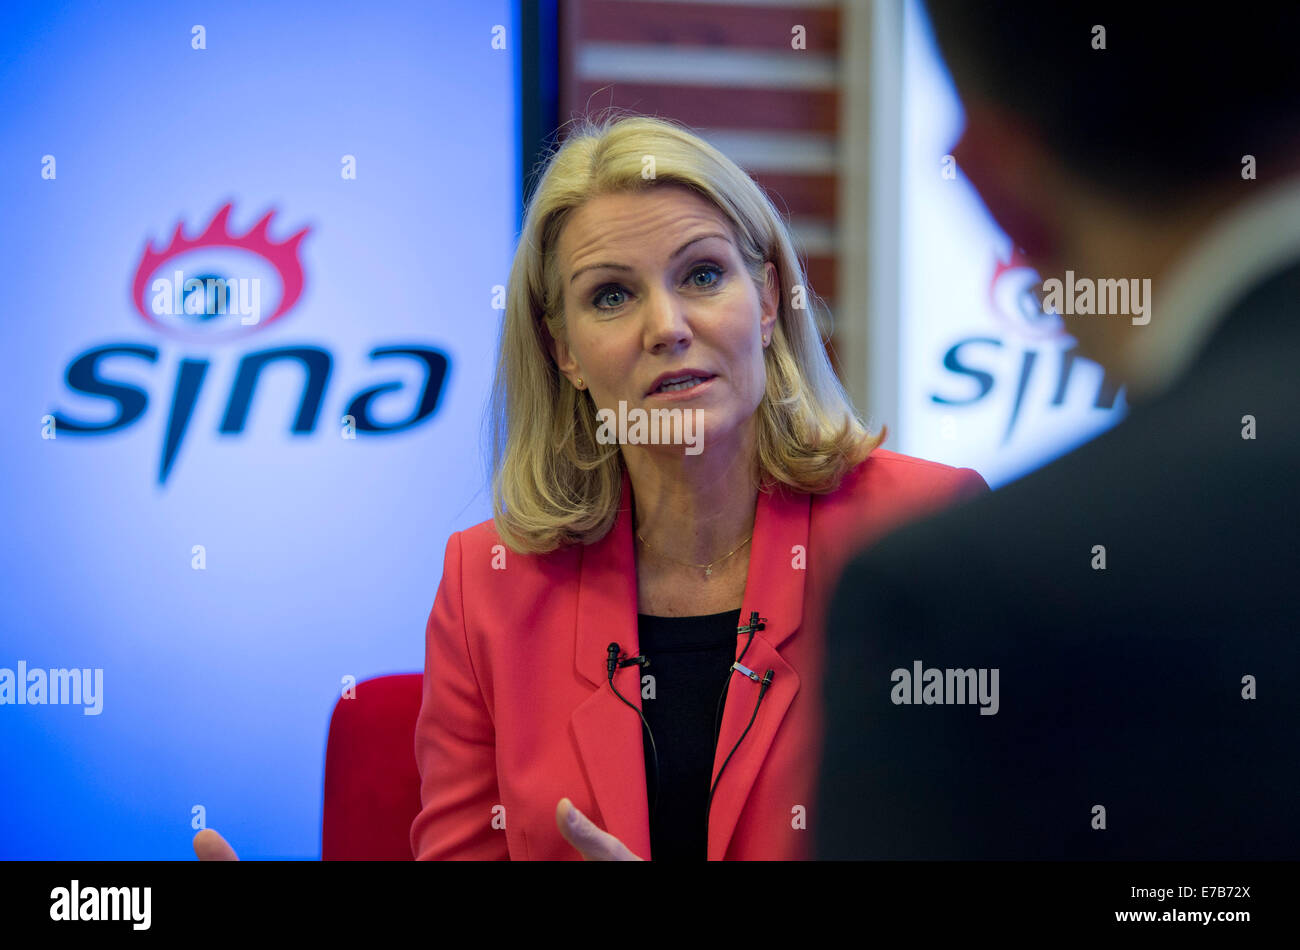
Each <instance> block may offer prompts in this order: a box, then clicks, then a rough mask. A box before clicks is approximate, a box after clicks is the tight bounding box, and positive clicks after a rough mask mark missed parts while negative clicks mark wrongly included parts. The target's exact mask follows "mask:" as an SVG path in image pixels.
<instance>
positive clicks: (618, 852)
mask: <svg viewBox="0 0 1300 950" xmlns="http://www.w3.org/2000/svg"><path fill="white" fill-rule="evenodd" d="M555 823H556V824H557V825H559V826H560V834H561V835H563V836H564V840H565V841H567V842H569V844H571V845H573V846H574V847H575V848H577V849H578V853H579V854H581V855H582V858H583V860H584V861H643V860H645V859H644V858H638V857H637V856H636V855H635V854H633V853H632V851H631V849H629V848H628V846H627V845H625V844H624V843H623V842H621V841H619V840H618V839H617V838H615V837H614V836H613V835H612V834H610V833H609V832H608V831H601V830H600V829H599V828H597V827H596V826H595V825H594V824H592V822H591V819H590V818H588V817H587V816H586V815H584V814H583V813H582V812H580V811H578V809H576V808H574V807H573V802H571V801H569V800H568V799H567V798H561V799H560V801H559V804H557V805H556V806H555ZM201 833H202V832H200V834H201ZM196 840H197V839H196ZM221 843H222V844H226V843H225V842H224V841H222V842H221ZM226 847H227V848H229V847H230V846H229V845H226ZM231 854H234V852H233V851H232V852H231Z"/></svg>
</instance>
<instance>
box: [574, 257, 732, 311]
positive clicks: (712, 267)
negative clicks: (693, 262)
mask: <svg viewBox="0 0 1300 950" xmlns="http://www.w3.org/2000/svg"><path fill="white" fill-rule="evenodd" d="M723 273H724V271H723V269H722V268H721V267H719V266H718V265H717V264H701V265H700V266H698V267H695V268H692V270H691V272H690V274H689V275H687V278H686V279H687V281H688V282H690V284H691V286H693V287H695V288H696V289H697V290H710V289H712V288H713V287H716V286H717V285H718V282H719V281H721V280H722V275H723ZM701 274H712V275H713V279H712V280H709V281H706V282H704V283H700V282H699V281H698V280H696V279H695V278H697V277H698V276H700V275H701ZM611 294H612V295H617V296H619V297H625V296H626V291H625V290H624V289H623V288H622V287H619V286H618V285H617V284H606V285H605V286H604V287H601V288H600V289H599V290H598V291H596V295H595V296H594V297H593V298H592V299H591V305H592V306H593V307H595V308H596V309H597V310H617V309H618V308H619V307H621V306H623V304H624V303H625V302H626V301H625V300H619V302H618V303H614V304H610V305H605V304H606V303H607V298H608V297H609V296H610V295H611Z"/></svg>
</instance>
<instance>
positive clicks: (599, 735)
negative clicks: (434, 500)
mask: <svg viewBox="0 0 1300 950" xmlns="http://www.w3.org/2000/svg"><path fill="white" fill-rule="evenodd" d="M634 557H635V554H634V551H633V549H632V487H631V482H630V480H629V478H628V475H627V472H626V471H624V473H623V496H622V501H621V503H620V504H619V510H618V518H617V520H616V521H615V523H614V527H613V528H611V529H610V531H609V533H607V534H606V535H605V537H603V538H602V539H601V540H599V541H597V542H595V543H594V544H590V545H587V546H585V547H584V548H583V551H582V567H581V578H580V581H579V589H578V607H577V610H578V629H577V637H576V639H575V642H576V647H575V649H576V653H575V656H574V666H575V667H576V669H577V670H578V672H579V673H580V674H581V675H582V676H584V677H586V678H587V679H588V680H590V681H591V683H592V684H593V685H594V686H596V687H598V688H597V689H596V691H595V692H594V693H592V694H591V696H589V697H588V698H587V699H586V700H584V701H583V702H582V704H581V705H579V706H578V708H577V709H575V710H574V711H573V716H572V717H571V722H572V725H573V731H574V734H575V735H576V737H577V741H578V753H579V755H580V756H581V758H582V765H583V769H584V771H585V772H586V775H587V779H588V781H589V782H590V784H591V789H592V792H593V793H594V795H595V797H596V807H597V808H599V809H600V817H601V819H603V822H604V829H605V830H606V831H608V832H609V833H610V834H612V835H613V836H614V837H616V838H618V839H619V840H620V841H622V842H623V843H624V844H625V845H627V846H628V847H629V848H631V849H632V851H634V852H635V853H636V854H637V855H638V856H640V857H643V858H648V857H650V802H649V798H648V795H647V793H646V774H645V758H644V754H645V753H644V752H643V751H642V750H643V748H644V747H643V744H642V742H643V740H642V734H643V733H644V727H643V726H642V725H641V717H640V716H638V715H637V714H636V713H634V712H633V711H632V710H631V709H629V708H628V707H627V706H626V705H624V704H623V701H622V700H620V699H619V698H618V696H616V695H614V691H613V690H612V689H610V685H609V681H608V678H607V668H606V665H605V658H606V648H607V647H608V645H609V644H610V643H611V642H615V643H618V645H619V646H620V647H621V648H622V651H623V653H624V654H626V655H627V656H636V655H637V654H638V651H639V649H640V648H639V645H638V640H637V591H636V561H635V560H634ZM614 685H615V686H617V687H618V691H619V692H620V693H621V694H622V695H623V697H624V698H625V699H626V700H627V701H628V702H629V703H631V704H632V705H633V706H635V707H636V708H637V709H638V710H639V709H640V708H641V667H639V666H628V667H624V668H622V669H618V670H615V672H614Z"/></svg>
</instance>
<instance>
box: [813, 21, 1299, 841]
mask: <svg viewBox="0 0 1300 950" xmlns="http://www.w3.org/2000/svg"><path fill="white" fill-rule="evenodd" d="M1185 11H1186V8H1185V7H1181V6H1176V5H1174V4H1169V3H1151V4H1128V5H1109V4H1105V3H1101V4H1097V3H1090V4H1087V5H1086V6H1084V5H1075V4H1042V3H1036V2H1014V3H999V4H993V5H976V4H966V3H931V4H929V11H928V12H929V14H930V17H931V20H932V22H933V25H934V30H935V35H936V38H937V40H938V44H939V48H940V51H941V53H942V55H943V57H944V59H945V60H946V61H947V63H948V65H949V68H950V69H951V71H952V74H953V78H954V81H955V83H956V86H957V89H958V92H959V94H960V96H961V98H962V101H963V105H964V107H965V110H966V118H967V124H966V129H965V132H964V134H963V136H962V138H961V141H960V143H959V144H958V146H957V147H956V148H955V149H954V152H953V154H954V155H955V157H956V159H957V162H958V164H959V165H960V167H961V168H962V169H963V170H964V172H965V174H966V175H967V176H968V177H969V179H970V181H971V182H972V183H973V185H974V186H975V187H976V188H977V189H978V191H979V192H980V194H981V195H982V197H983V198H984V200H985V202H986V204H987V206H988V208H989V211H990V212H991V213H992V214H993V216H994V217H995V218H996V219H997V220H998V222H999V224H1000V225H1001V226H1002V227H1003V228H1004V230H1005V231H1006V232H1007V234H1008V235H1010V236H1011V238H1012V239H1013V241H1014V242H1015V243H1016V244H1017V245H1018V246H1019V247H1020V248H1021V249H1022V250H1023V251H1024V252H1025V253H1026V255H1027V256H1028V258H1029V259H1030V261H1031V262H1032V263H1033V264H1034V265H1035V266H1036V267H1037V268H1038V272H1039V274H1040V275H1041V277H1042V278H1043V280H1044V286H1043V290H1044V297H1045V300H1046V302H1047V303H1048V304H1049V305H1050V306H1051V308H1052V309H1054V310H1056V311H1058V312H1060V313H1061V315H1062V318H1063V319H1064V321H1065V326H1066V329H1067V330H1068V331H1069V332H1070V333H1071V334H1072V335H1073V336H1074V337H1075V338H1076V339H1077V340H1078V341H1079V348H1080V351H1081V352H1082V353H1083V354H1084V355H1087V356H1089V357H1091V358H1092V359H1095V360H1097V361H1098V362H1101V363H1102V364H1104V365H1105V366H1106V367H1107V368H1108V370H1110V371H1111V372H1112V373H1113V374H1115V375H1116V376H1117V377H1118V378H1119V379H1120V380H1122V381H1123V382H1124V383H1125V384H1126V385H1127V387H1128V400H1129V404H1130V406H1131V412H1130V414H1129V417H1128V418H1127V419H1126V420H1125V421H1124V422H1122V423H1121V424H1120V425H1118V426H1117V427H1115V428H1114V429H1112V430H1111V431H1109V432H1107V433H1106V434H1104V435H1102V436H1100V437H1099V438H1097V439H1095V440H1093V441H1092V442H1090V443H1088V444H1087V445H1085V446H1083V447H1082V448H1080V449H1078V450H1076V451H1074V452H1072V453H1070V454H1069V455H1067V456H1065V457H1063V458H1061V459H1058V460H1057V461H1055V462H1054V463H1052V464H1050V465H1048V466H1046V467H1044V468H1042V469H1040V470H1039V471H1037V472H1035V473H1033V474H1031V475H1029V476H1027V477H1025V478H1023V479H1021V480H1020V481H1018V482H1015V483H1013V484H1011V485H1008V486H1006V487H1004V488H1002V489H1000V490H999V491H996V492H994V493H993V494H992V495H990V496H986V497H984V498H982V499H979V500H977V501H974V502H971V503H969V504H967V505H965V506H963V507H962V508H960V509H957V510H954V511H951V512H949V513H947V514H943V515H940V516H938V517H935V518H933V519H930V520H928V521H925V522H923V523H920V524H918V525H916V526H914V527H911V528H908V529H904V530H903V531H901V532H899V533H898V534H895V535H893V536H892V537H891V538H889V539H887V540H885V541H883V542H882V543H880V544H879V545H877V546H876V547H875V548H873V549H872V550H870V551H868V552H865V553H863V554H861V555H859V557H858V558H857V559H856V560H855V561H854V562H853V563H852V564H851V565H850V567H849V568H848V569H847V570H846V572H845V575H844V577H843V579H842V581H841V584H840V587H839V591H838V593H837V595H836V598H835V600H834V602H833V604H832V607H831V612H830V620H829V623H828V625H827V631H828V637H829V638H830V643H829V651H830V652H829V654H828V661H827V677H826V681H825V697H826V699H825V704H826V705H825V711H826V717H827V719H826V726H827V732H826V740H825V757H824V762H823V770H822V784H821V796H820V800H819V803H818V808H817V810H816V811H815V812H814V813H813V814H814V815H815V816H816V817H815V819H814V821H815V825H814V827H815V829H816V834H817V835H818V856H819V857H822V858H937V859H945V858H957V859H962V858H1029V859H1060V858H1068V859H1087V858H1098V859H1172V860H1179V859H1234V858H1240V859H1259V858H1296V857H1297V856H1300V805H1298V804H1297V800H1298V798H1300V796H1298V795H1297V780H1298V779H1300V768H1298V766H1297V763H1298V762H1300V757H1298V756H1297V754H1296V743H1297V735H1298V734H1300V648H1298V647H1297V643H1298V642H1300V611H1298V610H1297V607H1296V600H1295V591H1294V589H1295V586H1296V581H1297V578H1298V577H1300V556H1298V553H1297V552H1298V550H1300V548H1298V545H1300V531H1298V530H1297V528H1298V527H1300V498H1298V491H1297V479H1298V478H1300V420H1298V419H1297V411H1300V365H1298V364H1300V70H1297V69H1296V68H1295V60H1296V44H1297V43H1298V42H1300V12H1297V8H1296V7H1294V6H1290V7H1288V8H1286V9H1285V10H1284V11H1283V10H1281V9H1279V10H1278V11H1270V12H1259V11H1255V10H1253V8H1252V11H1246V10H1244V9H1241V10H1234V11H1232V12H1225V13H1224V14H1222V15H1221V16H1218V17H1213V16H1205V15H1198V16H1197V17H1195V18H1192V17H1190V16H1189V15H1188V14H1187V13H1186V12H1185ZM937 168H938V162H937V160H936V169H937ZM937 173H938V172H937V171H936V174H937ZM1067 272H1068V273H1067ZM1053 280H1055V281H1059V283H1053ZM1146 280H1149V281H1150V284H1149V285H1145V286H1149V287H1150V288H1151V294H1152V297H1151V299H1149V300H1144V301H1142V306H1143V307H1147V306H1148V305H1149V309H1147V310H1146V313H1145V314H1143V313H1140V312H1139V308H1138V307H1137V306H1136V301H1135V300H1134V299H1132V297H1131V296H1129V295H1125V294H1122V293H1121V291H1123V290H1130V291H1132V290H1134V289H1135V288H1136V289H1137V290H1138V292H1140V290H1141V288H1142V287H1143V286H1144V281H1146ZM1121 282H1122V284H1121ZM1135 282H1136V283H1135ZM1126 297H1127V298H1128V299H1125V298H1126ZM936 589H938V590H942V591H943V592H944V593H943V595H942V596H935V593H934V592H935V590H936Z"/></svg>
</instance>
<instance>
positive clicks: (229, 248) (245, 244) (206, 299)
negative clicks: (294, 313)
mask: <svg viewBox="0 0 1300 950" xmlns="http://www.w3.org/2000/svg"><path fill="white" fill-rule="evenodd" d="M232 207H233V202H227V203H226V204H225V205H223V206H222V207H221V209H220V210H218V211H217V213H216V214H215V215H213V216H212V220H211V221H209V222H208V226H207V227H206V228H204V229H203V232H202V233H201V234H200V235H199V236H198V237H195V238H187V237H186V236H185V224H184V222H183V221H182V222H178V223H177V225H176V231H175V232H174V233H173V234H172V239H171V241H170V243H168V244H167V246H166V247H163V248H155V247H154V243H153V239H152V238H151V239H150V240H149V241H148V243H146V245H145V248H144V252H143V253H142V254H141V256H140V263H139V264H138V265H137V266H136V270H135V278H134V280H133V281H132V283H131V302H132V303H133V304H134V305H135V308H136V310H137V311H139V313H140V316H142V317H144V319H145V322H146V323H148V324H149V325H150V326H152V327H154V328H156V329H158V330H161V331H162V332H164V333H167V334H170V335H172V336H179V337H182V338H186V339H190V340H199V339H201V340H205V341H218V340H228V339H232V338H234V337H236V336H242V335H245V334H248V333H250V332H253V331H255V330H258V329H261V328H263V327H266V326H269V325H270V324H272V323H274V322H275V321H276V320H278V319H280V318H281V317H283V316H284V315H285V314H286V313H288V312H289V311H290V310H291V309H292V308H293V305H294V304H295V303H297V302H298V298H299V297H300V296H301V295H302V288H303V273H302V262H301V261H300V260H299V259H298V248H299V245H300V244H301V243H302V239H303V238H304V237H306V236H307V234H308V232H309V231H310V228H303V229H302V230H301V231H299V232H298V233H296V234H294V235H292V236H291V237H289V238H288V239H287V240H284V241H273V240H271V238H270V236H269V235H268V234H267V231H268V228H269V227H270V225H271V219H272V218H273V217H274V216H275V210H274V209H272V210H271V211H268V212H267V213H266V214H265V215H264V216H263V217H262V219H261V220H260V221H258V222H257V223H256V224H255V225H253V227H252V228H250V229H249V230H248V231H247V232H246V233H244V234H241V235H234V234H231V233H230V227H229V219H230V211H231V208H232ZM205 251H208V252H211V253H210V254H208V255H207V256H208V257H214V256H215V257H216V258H218V259H222V258H224V259H225V260H226V261H227V262H229V260H230V259H232V258H233V259H234V260H236V261H237V262H238V261H243V262H246V266H244V265H238V264H237V266H236V267H235V268H233V270H232V269H231V268H229V267H226V268H220V267H219V268H218V269H217V270H218V271H219V273H213V271H212V266H211V261H205V260H204V253H203V252H205ZM196 252H197V253H196ZM250 256H251V257H250ZM182 259H183V261H184V262H185V263H187V264H188V265H189V268H188V269H180V268H179V267H178V268H176V269H173V268H170V267H164V265H167V264H173V265H180V264H181V263H182ZM196 267H197V270H196V269H195V268H196ZM260 273H268V274H274V276H275V277H276V278H278V282H279V285H280V286H279V299H278V301H277V303H276V304H275V306H274V309H273V310H272V311H271V313H270V314H269V315H268V316H262V315H261V314H260V312H253V311H250V309H249V306H248V304H249V301H250V298H251V299H252V300H253V301H260V300H261V285H260V277H258V276H253V277H251V278H250V277H248V276H247V275H246V274H254V275H257V274H260ZM241 274H243V275H244V276H240V275H241ZM250 280H251V281H252V283H253V284H254V285H255V286H254V287H253V290H254V293H251V294H250V293H249V284H250ZM271 283H274V281H272V282H271ZM241 292H242V293H241ZM199 295H202V299H196V297H198V296H199ZM173 299H174V300H175V306H173V304H172V301H173ZM228 302H229V303H231V305H232V306H231V310H230V313H229V314H228V312H227V308H226V304H227V303H228ZM241 308H242V309H241ZM254 310H256V308H254ZM240 313H243V314H245V317H244V319H242V320H241V319H240V317H239V314H240ZM250 314H251V319H249V315H250ZM227 316H229V319H227ZM164 317H170V318H171V319H166V318H164ZM186 321H188V323H187V322H186Z"/></svg>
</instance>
